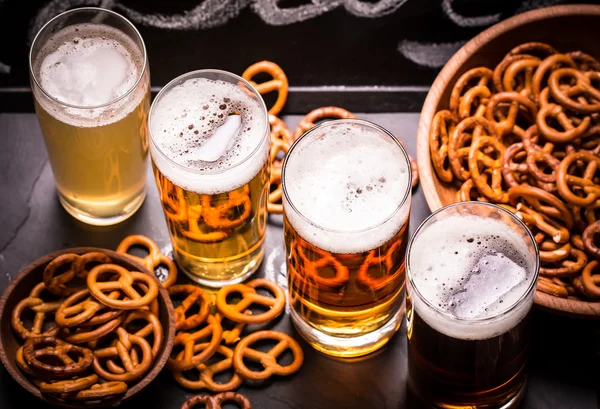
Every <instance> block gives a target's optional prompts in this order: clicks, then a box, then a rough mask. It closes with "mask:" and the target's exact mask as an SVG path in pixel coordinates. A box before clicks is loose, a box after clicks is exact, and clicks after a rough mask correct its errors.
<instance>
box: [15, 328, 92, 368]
mask: <svg viewBox="0 0 600 409" xmlns="http://www.w3.org/2000/svg"><path fill="white" fill-rule="evenodd" d="M48 357H53V358H55V360H57V361H60V362H62V364H63V365H51V364H47V363H45V359H47V358H48ZM72 357H76V358H77V361H75V360H73V358H72ZM23 358H24V360H25V362H27V365H28V366H29V368H30V369H31V370H32V371H33V372H34V373H35V374H36V375H38V376H40V377H43V378H48V379H64V378H70V377H73V376H77V375H80V374H82V373H84V372H85V371H86V370H87V369H88V368H89V367H90V366H91V365H92V361H93V360H94V356H93V354H92V351H90V350H89V349H86V348H81V347H78V346H75V345H72V344H69V343H67V342H64V341H61V340H60V339H58V338H56V337H48V336H41V337H31V338H29V339H27V341H25V345H23Z"/></svg>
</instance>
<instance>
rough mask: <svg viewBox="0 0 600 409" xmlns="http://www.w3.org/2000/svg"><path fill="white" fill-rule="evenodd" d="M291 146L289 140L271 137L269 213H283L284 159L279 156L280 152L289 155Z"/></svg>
mask: <svg viewBox="0 0 600 409" xmlns="http://www.w3.org/2000/svg"><path fill="white" fill-rule="evenodd" d="M289 149H290V146H289V145H288V144H287V142H285V141H283V140H281V139H277V138H273V137H271V154H270V161H271V173H270V176H269V201H268V203H267V211H268V212H269V213H274V214H281V213H283V204H282V203H281V199H282V197H283V187H282V184H281V170H282V163H281V162H282V160H281V159H279V158H278V155H279V153H280V152H283V155H284V156H285V155H287V153H288V151H289Z"/></svg>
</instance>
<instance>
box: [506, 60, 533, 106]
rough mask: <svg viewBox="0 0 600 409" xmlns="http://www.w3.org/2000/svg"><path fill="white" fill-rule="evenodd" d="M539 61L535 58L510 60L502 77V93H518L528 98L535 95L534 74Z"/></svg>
mask: <svg viewBox="0 0 600 409" xmlns="http://www.w3.org/2000/svg"><path fill="white" fill-rule="evenodd" d="M539 65H540V60H539V59H537V58H520V59H515V60H511V61H510V62H509V63H508V65H507V67H506V70H505V71H504V74H503V76H502V88H503V90H504V92H512V91H515V92H518V93H519V94H521V95H523V96H526V97H529V96H531V95H532V94H535V87H534V72H537V71H538V70H539V68H538V66H539Z"/></svg>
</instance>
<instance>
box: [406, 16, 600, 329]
mask: <svg viewBox="0 0 600 409" xmlns="http://www.w3.org/2000/svg"><path fill="white" fill-rule="evenodd" d="M598 33H600V6H593V5H572V6H557V7H550V8H546V9H539V10H534V11H530V12H528V13H524V14H521V15H518V16H515V17H512V18H510V19H507V20H505V21H503V22H501V23H498V24H496V25H495V26H493V27H491V28H489V29H488V30H486V31H484V32H482V33H481V34H479V35H478V36H476V37H475V38H473V39H472V40H471V41H469V42H468V43H467V44H466V45H465V46H464V47H462V48H461V49H460V50H459V51H458V52H457V53H456V54H455V55H454V56H453V57H452V58H451V59H450V60H449V61H448V63H447V64H446V66H445V67H444V68H443V69H442V71H441V72H440V74H439V75H438V77H437V78H436V80H435V81H434V83H433V85H432V87H431V90H430V92H429V94H428V96H427V99H426V100H425V104H424V105H423V110H422V112H421V119H420V123H419V129H418V135H417V161H418V165H419V172H420V178H421V185H422V188H423V192H424V194H425V199H426V200H427V204H428V205H429V208H430V210H431V211H435V210H437V209H439V208H440V207H442V206H446V205H448V204H451V203H454V202H455V201H456V191H457V188H456V186H453V185H449V184H446V183H444V182H442V181H441V180H439V179H438V177H437V175H436V173H435V171H434V169H433V166H432V163H431V159H430V155H429V130H430V127H431V123H432V120H433V116H434V115H435V113H436V112H438V111H440V110H442V109H448V105H449V101H450V94H451V93H452V88H453V86H454V84H455V83H456V81H457V80H458V78H459V77H460V76H461V75H462V74H464V73H465V72H466V71H468V70H469V69H471V68H474V67H478V66H486V67H489V68H491V69H493V68H494V67H495V66H496V65H497V64H498V63H499V62H500V61H501V60H502V58H503V57H504V55H505V54H506V53H508V52H509V51H510V50H511V49H512V48H513V47H515V46H517V45H519V44H522V43H524V42H529V41H541V42H545V43H548V44H550V45H552V46H553V47H555V48H556V49H557V50H558V51H559V52H568V51H576V50H579V51H583V52H585V53H588V54H590V55H592V56H594V57H596V58H600V42H598V41H596V40H595V39H596V34H598ZM535 302H536V304H538V305H539V306H541V307H542V308H545V309H548V310H552V311H558V312H561V313H563V314H568V315H572V316H577V317H583V318H592V317H598V316H600V303H598V302H584V301H576V300H567V299H563V298H558V297H554V296H551V295H548V294H544V293H541V292H539V291H538V292H537V293H536V297H535Z"/></svg>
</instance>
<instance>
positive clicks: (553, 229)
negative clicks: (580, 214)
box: [515, 203, 570, 243]
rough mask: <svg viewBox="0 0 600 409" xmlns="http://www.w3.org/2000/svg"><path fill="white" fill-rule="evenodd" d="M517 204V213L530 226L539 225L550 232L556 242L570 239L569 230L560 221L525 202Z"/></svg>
mask: <svg viewBox="0 0 600 409" xmlns="http://www.w3.org/2000/svg"><path fill="white" fill-rule="evenodd" d="M516 206H517V207H516V209H515V210H516V212H515V214H516V215H517V217H519V218H520V219H522V220H523V221H524V222H525V224H526V225H527V226H529V227H530V228H531V227H533V226H535V227H537V228H538V229H540V230H541V231H543V232H544V233H546V234H548V235H549V236H550V237H551V238H552V240H553V241H554V242H555V243H566V242H568V241H569V237H570V233H569V230H567V229H566V228H565V227H564V226H563V225H561V224H560V223H559V222H558V221H555V220H553V219H551V218H550V216H548V215H546V214H544V213H540V212H536V211H535V210H533V209H531V208H529V207H528V206H527V205H525V204H524V203H518V204H517V205H516Z"/></svg>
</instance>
